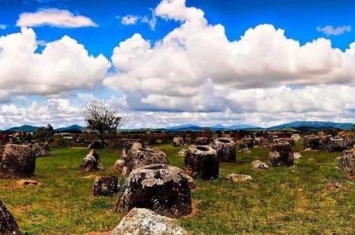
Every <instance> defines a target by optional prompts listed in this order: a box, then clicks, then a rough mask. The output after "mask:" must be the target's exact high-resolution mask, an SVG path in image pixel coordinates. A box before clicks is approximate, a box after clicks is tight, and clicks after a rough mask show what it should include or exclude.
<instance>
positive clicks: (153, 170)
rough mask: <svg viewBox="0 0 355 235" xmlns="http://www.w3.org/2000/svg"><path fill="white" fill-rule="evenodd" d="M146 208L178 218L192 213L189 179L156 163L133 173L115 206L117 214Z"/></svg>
mask: <svg viewBox="0 0 355 235" xmlns="http://www.w3.org/2000/svg"><path fill="white" fill-rule="evenodd" d="M134 207H137V208H147V209H151V210H152V211H154V212H156V213H158V214H160V215H164V216H168V217H172V218H178V217H181V216H185V215H188V214H190V213H191V211H192V207H191V191H190V187H189V182H188V179H187V178H186V175H185V174H184V173H183V171H182V170H181V169H179V168H177V167H173V166H169V165H165V164H156V165H149V166H145V167H141V168H138V169H135V170H133V171H132V172H131V173H130V175H129V177H128V178H127V179H126V182H125V185H124V186H123V190H122V193H121V195H120V196H119V199H118V202H117V204H116V209H115V210H116V211H123V212H128V211H130V210H131V209H132V208H134Z"/></svg>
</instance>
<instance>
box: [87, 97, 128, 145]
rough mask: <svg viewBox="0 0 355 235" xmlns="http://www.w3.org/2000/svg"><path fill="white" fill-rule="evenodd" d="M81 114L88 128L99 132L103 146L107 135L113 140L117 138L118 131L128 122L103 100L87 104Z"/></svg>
mask: <svg viewBox="0 0 355 235" xmlns="http://www.w3.org/2000/svg"><path fill="white" fill-rule="evenodd" d="M81 113H82V115H83V117H84V118H85V122H86V124H87V125H88V128H90V129H92V130H97V131H98V135H99V138H100V140H101V143H102V144H104V136H105V135H106V134H107V135H108V136H109V139H111V140H112V139H113V138H114V137H115V136H116V133H117V129H119V128H120V127H122V126H123V125H124V124H125V123H126V120H127V119H126V118H125V117H123V116H121V115H119V114H118V113H117V109H115V108H113V107H112V106H110V105H109V104H108V103H107V102H105V101H102V100H93V101H91V102H89V103H87V104H86V106H85V108H84V109H83V110H82V112H81Z"/></svg>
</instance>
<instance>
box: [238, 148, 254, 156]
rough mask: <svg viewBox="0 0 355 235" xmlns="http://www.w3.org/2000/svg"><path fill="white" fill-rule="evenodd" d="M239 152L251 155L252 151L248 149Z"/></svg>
mask: <svg viewBox="0 0 355 235" xmlns="http://www.w3.org/2000/svg"><path fill="white" fill-rule="evenodd" d="M239 152H241V153H246V154H251V151H250V149H249V148H248V147H246V148H243V149H241V150H239Z"/></svg>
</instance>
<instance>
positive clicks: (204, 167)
mask: <svg viewBox="0 0 355 235" xmlns="http://www.w3.org/2000/svg"><path fill="white" fill-rule="evenodd" d="M184 163H185V172H186V173H187V174H189V175H191V176H192V177H193V178H194V179H197V178H200V179H204V180H211V179H217V178H218V175H219V161H218V157H217V151H216V150H215V149H213V148H212V147H211V146H201V145H191V146H190V147H189V148H188V151H187V154H186V156H185V160H184Z"/></svg>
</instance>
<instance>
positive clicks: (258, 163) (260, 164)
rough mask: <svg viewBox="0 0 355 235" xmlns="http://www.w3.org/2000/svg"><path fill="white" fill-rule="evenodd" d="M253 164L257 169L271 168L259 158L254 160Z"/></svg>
mask: <svg viewBox="0 0 355 235" xmlns="http://www.w3.org/2000/svg"><path fill="white" fill-rule="evenodd" d="M251 165H252V167H253V169H255V170H266V169H269V166H268V165H267V164H266V163H263V162H262V161H259V160H255V161H252V163H251Z"/></svg>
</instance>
